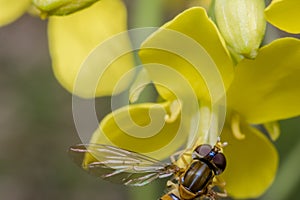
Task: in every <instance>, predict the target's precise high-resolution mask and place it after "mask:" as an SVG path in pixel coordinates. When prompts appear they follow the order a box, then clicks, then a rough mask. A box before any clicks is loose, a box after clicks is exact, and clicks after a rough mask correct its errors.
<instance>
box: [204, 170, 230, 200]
mask: <svg viewBox="0 0 300 200" xmlns="http://www.w3.org/2000/svg"><path fill="white" fill-rule="evenodd" d="M225 185H226V182H225V181H224V179H223V178H222V177H220V176H215V177H214V179H213V182H212V184H211V185H209V186H208V187H207V197H208V198H209V199H212V200H214V199H218V198H220V197H221V198H225V197H227V196H228V195H227V191H226V189H225ZM214 187H217V188H218V189H219V191H216V190H214Z"/></svg>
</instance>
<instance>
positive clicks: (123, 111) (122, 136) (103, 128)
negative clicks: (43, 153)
mask: <svg viewBox="0 0 300 200" xmlns="http://www.w3.org/2000/svg"><path fill="white" fill-rule="evenodd" d="M171 105H172V104H170V103H164V104H155V103H145V104H135V105H130V106H126V107H122V108H120V109H118V110H115V111H114V112H112V113H110V114H109V115H107V116H106V117H105V118H104V119H103V120H102V121H101V123H100V126H99V128H98V129H97V130H96V131H95V133H94V134H93V136H92V139H91V141H90V142H91V143H100V144H109V145H114V146H117V147H120V148H124V149H127V150H131V151H135V152H138V153H143V154H146V155H148V156H151V157H153V158H156V159H165V158H167V157H169V156H170V155H171V154H173V153H174V152H176V151H177V150H178V148H179V147H181V146H182V145H183V144H185V142H186V140H187V137H188V135H189V131H188V129H186V128H185V127H183V125H182V124H181V118H180V113H172V112H173V111H172V110H171V109H170V106H171ZM173 114H177V117H175V118H174V119H173V120H168V119H167V118H168V117H167V116H172V115H173ZM86 162H87V163H88V162H89V161H86Z"/></svg>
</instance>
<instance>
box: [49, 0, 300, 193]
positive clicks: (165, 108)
mask: <svg viewBox="0 0 300 200" xmlns="http://www.w3.org/2000/svg"><path fill="white" fill-rule="evenodd" d="M100 10H101V12H99V11H100ZM115 10H118V12H117V14H116V12H114V11H115ZM104 11H105V12H104ZM106 11H107V12H106ZM112 15H114V17H112ZM116 15H117V17H116ZM266 15H267V11H266ZM115 18H116V22H115V23H113V22H111V21H110V20H112V19H115ZM125 18H126V13H125V9H124V7H123V5H122V4H121V2H120V1H116V0H115V1H112V0H110V1H109V0H102V1H101V2H99V3H96V4H95V5H93V6H91V7H90V8H88V9H85V10H83V11H80V12H78V13H75V14H72V15H70V16H68V17H53V18H51V19H50V22H49V41H50V51H51V56H52V60H53V67H54V72H55V75H56V77H57V78H58V80H59V81H60V82H61V84H62V85H63V86H64V87H65V88H67V89H68V90H69V91H70V92H72V93H74V94H76V95H78V96H82V97H88V98H89V97H94V96H104V95H112V94H113V89H114V86H115V85H117V84H118V80H119V79H121V77H123V75H125V74H126V73H127V72H128V71H129V70H130V69H131V68H132V57H131V55H127V56H124V57H121V59H120V60H119V59H118V60H117V61H116V62H114V63H113V64H112V65H110V66H109V67H108V68H106V66H104V68H105V69H108V70H110V71H109V72H108V73H107V74H106V75H105V74H104V75H103V77H102V78H103V79H102V80H101V81H100V82H99V84H98V83H97V81H96V79H95V78H97V77H98V75H99V74H98V75H97V76H96V77H95V75H94V73H96V74H97V73H99V72H98V71H97V70H98V68H97V65H95V64H98V63H99V60H97V59H96V58H97V57H98V58H107V57H106V56H109V57H110V56H111V55H112V56H113V58H114V57H115V55H119V54H120V52H123V50H120V49H119V48H120V47H122V48H125V49H126V50H125V51H130V50H129V49H130V45H129V43H128V38H127V37H125V38H123V39H121V41H118V40H112V41H114V42H112V43H111V44H110V45H109V46H110V47H111V48H108V49H105V50H103V49H101V45H102V44H101V43H103V42H104V43H105V41H106V39H107V38H108V37H110V36H113V35H114V34H117V33H120V32H122V31H124V30H126V23H125V22H126V21H125ZM116 24H117V25H118V26H115V25H116ZM120 25H121V26H120ZM83 26H84V27H85V28H82V27H83ZM106 33H107V34H106ZM102 36H103V37H102ZM299 43H300V42H299V40H297V39H292V38H285V39H280V40H277V41H274V42H272V43H271V44H269V45H267V46H265V47H263V48H261V49H259V50H258V54H257V57H256V58H255V59H254V60H249V59H244V60H242V61H241V62H239V63H238V64H237V66H236V67H235V68H234V64H233V62H232V60H231V57H230V54H229V52H228V50H227V48H226V45H225V42H224V40H223V38H222V36H221V34H220V33H219V31H218V29H217V27H216V26H215V24H214V23H213V22H212V21H211V20H210V19H209V18H208V17H207V15H206V12H205V10H204V9H202V8H192V9H189V10H187V11H184V12H183V13H181V14H180V15H178V16H177V17H176V18H175V19H174V20H172V21H170V22H168V23H167V24H165V25H164V26H163V27H161V28H160V29H159V30H158V31H156V32H155V33H154V34H153V35H151V36H150V37H149V38H148V39H147V40H146V41H145V42H144V43H143V45H142V47H141V50H140V52H139V55H140V58H141V60H142V62H143V64H144V69H146V71H144V70H142V71H141V73H140V75H139V76H138V78H137V80H136V82H135V83H134V84H133V86H132V87H131V90H130V95H131V96H130V97H128V98H129V99H131V100H132V99H133V100H132V101H135V99H138V97H139V96H140V95H141V91H142V90H143V89H144V88H145V87H144V84H146V83H149V80H151V81H153V83H154V85H155V87H156V89H157V91H158V93H159V96H160V98H161V99H160V100H157V102H159V103H156V102H150V103H134V104H131V105H128V106H124V107H121V108H119V109H117V110H115V111H113V112H111V113H110V114H108V115H107V116H106V117H105V118H104V119H103V120H102V121H101V123H100V125H99V128H98V129H97V130H96V131H95V132H94V134H93V136H92V139H91V140H90V141H91V142H92V143H106V144H112V145H116V146H119V147H121V148H125V149H128V150H133V151H136V152H140V153H144V154H147V155H150V156H152V157H155V158H158V159H164V158H166V157H168V156H169V155H170V154H172V153H173V152H174V151H176V150H177V149H178V148H180V147H182V146H185V147H186V146H187V147H190V145H191V144H193V143H194V142H195V140H196V139H197V138H198V137H199V138H200V139H199V140H198V143H199V142H208V143H213V142H215V139H216V137H217V136H218V135H217V134H218V130H219V128H222V122H223V121H222V120H223V119H222V108H218V109H214V106H215V105H221V106H226V111H227V117H226V120H225V125H224V128H223V130H222V135H221V137H222V140H224V141H228V143H229V146H228V147H226V148H225V154H226V156H227V158H228V168H227V169H226V171H225V173H224V179H225V180H226V182H227V186H226V189H227V191H228V192H229V194H230V195H231V196H233V197H236V198H254V197H258V196H260V195H261V194H262V193H263V192H264V191H265V190H266V189H267V188H268V186H269V185H270V184H271V183H272V182H273V180H274V177H275V173H276V170H277V165H278V155H277V151H276V149H275V147H274V146H273V144H272V143H271V142H270V140H269V139H268V138H267V137H266V136H265V135H264V134H263V133H262V132H261V131H260V130H258V129H257V128H254V127H253V126H252V125H253V124H264V125H265V127H266V128H267V129H268V130H269V129H270V128H268V127H269V126H270V125H272V124H273V123H274V121H276V120H280V119H285V118H289V117H293V116H296V115H299V113H300V110H299V108H300V106H299V105H298V102H300V101H299V100H300V99H299V95H295V94H299V92H300V91H299V87H297V83H298V81H299V79H298V77H299V73H300V71H299V67H298V66H299V64H300V63H299V60H298V59H297V57H298V55H299V51H300V44H299ZM97 44H100V46H99V47H98V48H99V50H98V48H96V46H97ZM120 44H122V45H120ZM194 45H195V46H194ZM93 48H96V51H94V52H96V53H93V54H91V55H90V56H89V57H88V55H89V53H90V52H91V50H92V49H93ZM118 49H119V51H118ZM115 50H117V51H116V52H115ZM94 59H95V60H94ZM83 61H85V62H86V63H85V64H84V65H81V64H82V62H83ZM100 61H101V60H100ZM100 63H101V62H100ZM90 64H91V65H92V66H94V67H91V68H90V69H88V71H87V72H85V71H84V70H83V71H82V68H81V67H82V66H89V65H90ZM100 68H101V69H103V67H102V66H101V67H100ZM82 74H83V75H82ZM78 75H80V76H82V77H80V76H79V81H78ZM112 75H116V76H115V77H112ZM91 77H92V78H91ZM90 79H92V81H91V80H90ZM130 80H131V78H129V80H128V81H125V84H124V85H123V87H122V88H121V89H120V90H119V91H123V90H124V89H126V88H128V86H129V84H130ZM216 80H217V81H216ZM220 80H222V84H220ZM135 85H136V87H135ZM225 92H226V97H227V99H228V102H227V105H224V104H223V103H222V101H224V99H223V95H224V94H225ZM220 102H221V103H220ZM223 108H224V107H223ZM220 110H221V111H220ZM220 112H221V114H220ZM215 115H217V116H218V117H217V118H218V119H217V120H216V121H214V116H215ZM220 116H221V117H220ZM211 124H214V125H216V126H217V125H218V124H221V125H220V127H217V128H216V129H217V130H211V128H212V127H213V126H212V125H211ZM274 127H275V128H276V126H273V128H274ZM273 137H276V136H273ZM186 144H187V145H186Z"/></svg>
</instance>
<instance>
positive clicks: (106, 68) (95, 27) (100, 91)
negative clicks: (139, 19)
mask: <svg viewBox="0 0 300 200" xmlns="http://www.w3.org/2000/svg"><path fill="white" fill-rule="evenodd" d="M124 30H126V9H125V7H124V5H123V3H122V1H120V0H102V1H99V2H97V3H95V4H93V5H92V6H90V7H88V8H86V9H84V10H81V11H79V12H76V13H74V14H71V15H68V16H64V17H50V19H49V32H48V35H49V46H50V53H51V57H52V65H53V70H54V74H55V76H56V78H57V79H58V80H59V82H60V83H61V84H62V85H63V87H65V88H66V89H67V90H68V91H70V92H73V93H75V94H76V95H79V96H82V97H94V96H95V95H96V96H102V95H111V93H112V91H113V88H114V87H115V85H116V83H118V81H119V80H120V79H121V77H122V76H123V75H124V74H125V73H126V72H127V71H128V70H130V69H131V68H132V66H133V59H132V55H131V54H129V52H130V51H131V47H130V44H129V39H128V35H127V33H126V32H123V33H121V32H122V31H124ZM119 33H121V34H119ZM117 34H118V35H117ZM96 47H97V48H96ZM92 50H93V52H92ZM126 53H127V54H126ZM88 56H89V57H88ZM82 64H83V65H82ZM104 72H105V73H104ZM100 78H101V79H100ZM122 84H123V85H122V87H123V89H124V88H126V87H127V86H128V84H129V81H127V82H123V83H122ZM75 86H76V88H75Z"/></svg>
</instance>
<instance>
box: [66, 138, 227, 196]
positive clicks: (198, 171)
mask: <svg viewBox="0 0 300 200" xmlns="http://www.w3.org/2000/svg"><path fill="white" fill-rule="evenodd" d="M224 145H225V143H223V144H222V143H220V141H218V142H217V143H216V145H214V146H213V147H212V146H211V145H209V144H202V145H199V146H197V147H196V148H194V151H193V152H192V153H190V157H191V158H192V161H191V162H187V161H185V159H184V160H183V161H184V162H186V167H179V166H178V165H176V163H175V160H174V158H171V160H173V162H172V163H169V164H166V163H162V162H160V161H158V160H156V159H154V158H151V157H148V156H146V155H142V154H139V153H136V152H133V151H128V150H125V149H121V148H118V147H114V146H110V145H104V144H92V143H90V144H78V145H74V146H71V147H70V149H69V153H70V156H71V157H72V158H73V159H74V161H75V162H76V163H77V164H78V165H79V166H80V167H81V168H83V169H85V170H86V171H88V172H89V173H90V174H92V175H94V176H97V177H101V178H103V179H106V180H109V181H112V182H115V183H121V184H124V185H130V186H143V185H146V184H148V183H150V182H152V181H153V180H155V179H158V178H166V177H170V176H172V175H173V176H174V178H173V179H172V181H168V183H169V184H168V185H169V190H170V191H169V192H168V193H167V194H165V195H164V196H162V197H161V198H160V200H196V199H211V200H214V199H216V198H218V197H225V196H226V192H225V190H223V191H222V192H217V191H215V190H214V189H213V188H214V187H215V186H219V187H223V186H222V183H218V181H215V178H216V177H217V175H219V174H221V173H222V172H223V171H224V170H225V167H226V158H225V156H224V154H223V153H222V147H223V146H224ZM87 154H90V155H92V156H93V157H94V158H95V159H94V161H91V162H88V163H85V162H84V159H85V156H86V155H87Z"/></svg>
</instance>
